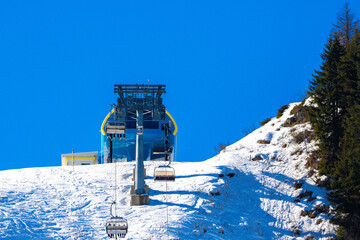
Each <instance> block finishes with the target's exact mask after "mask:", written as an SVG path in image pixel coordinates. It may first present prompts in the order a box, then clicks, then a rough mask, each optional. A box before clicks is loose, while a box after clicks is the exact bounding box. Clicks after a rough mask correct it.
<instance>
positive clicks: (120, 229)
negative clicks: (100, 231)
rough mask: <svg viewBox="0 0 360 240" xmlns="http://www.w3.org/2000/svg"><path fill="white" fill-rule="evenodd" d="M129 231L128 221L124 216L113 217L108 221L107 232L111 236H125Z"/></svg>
mask: <svg viewBox="0 0 360 240" xmlns="http://www.w3.org/2000/svg"><path fill="white" fill-rule="evenodd" d="M127 231H128V223H127V221H126V220H125V219H123V218H122V217H111V218H110V219H108V220H107V222H106V233H107V235H108V236H109V237H110V238H119V237H120V238H124V237H125V235H126V233H127Z"/></svg>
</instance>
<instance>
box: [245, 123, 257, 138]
mask: <svg viewBox="0 0 360 240" xmlns="http://www.w3.org/2000/svg"><path fill="white" fill-rule="evenodd" d="M255 130H256V127H255V126H254V125H252V126H251V127H247V128H244V129H243V130H242V134H243V135H244V136H247V135H249V134H250V133H252V132H253V131H255Z"/></svg>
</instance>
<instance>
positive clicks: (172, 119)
mask: <svg viewBox="0 0 360 240" xmlns="http://www.w3.org/2000/svg"><path fill="white" fill-rule="evenodd" d="M165 113H166V114H167V115H168V116H169V118H170V119H171V121H172V122H173V123H174V127H175V130H174V133H173V134H174V135H176V133H177V131H178V130H177V125H176V122H175V120H174V118H173V117H172V116H171V115H170V113H169V112H168V111H167V110H165Z"/></svg>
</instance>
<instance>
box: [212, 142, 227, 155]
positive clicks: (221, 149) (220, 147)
mask: <svg viewBox="0 0 360 240" xmlns="http://www.w3.org/2000/svg"><path fill="white" fill-rule="evenodd" d="M226 147H227V146H226V145H225V144H223V143H219V144H218V145H217V146H215V147H214V148H215V151H216V152H217V153H220V152H225V151H226Z"/></svg>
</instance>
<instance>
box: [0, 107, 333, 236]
mask: <svg viewBox="0 0 360 240" xmlns="http://www.w3.org/2000/svg"><path fill="white" fill-rule="evenodd" d="M296 104H299V103H293V104H291V105H290V106H289V108H288V109H287V110H286V111H285V112H284V114H283V116H282V117H281V118H279V119H277V118H273V119H272V120H271V121H270V122H269V123H267V124H266V125H265V126H263V127H261V128H259V129H257V130H255V131H254V132H253V133H251V134H249V135H248V136H246V137H245V138H243V139H242V140H240V141H239V142H237V143H235V144H233V145H231V146H228V147H227V148H226V149H225V150H223V151H222V152H221V153H220V154H219V155H217V156H215V157H213V158H211V159H209V160H207V161H203V162H175V163H173V167H174V168H175V170H176V175H177V178H176V181H175V182H167V183H166V182H154V181H153V180H152V175H153V170H154V168H155V167H156V166H157V165H158V163H154V162H146V164H145V166H146V168H147V176H148V178H147V180H146V183H147V184H148V185H149V187H150V205H149V206H136V207H130V206H129V201H130V195H129V190H130V186H131V185H132V184H133V182H132V180H131V177H132V170H133V167H134V163H117V181H118V188H117V196H118V199H117V200H118V203H119V204H118V205H117V211H118V213H119V214H120V215H122V216H124V217H125V218H126V219H127V220H128V222H129V232H128V234H127V239H199V238H201V239H294V236H295V237H296V238H297V239H312V238H311V237H310V236H313V237H314V238H315V239H328V238H329V237H333V236H334V232H335V227H334V226H333V225H332V224H330V223H329V217H328V216H327V215H326V214H325V213H321V211H311V210H314V209H315V208H316V207H317V206H318V209H320V208H319V206H324V205H323V204H328V203H327V201H326V198H325V196H326V192H325V189H323V188H319V187H317V186H316V185H315V181H316V177H315V175H313V176H311V177H308V170H307V169H305V163H306V160H305V159H306V157H307V156H308V152H309V151H310V150H311V149H312V148H313V147H314V144H315V143H314V141H312V142H310V143H307V144H306V143H305V142H302V143H300V144H297V143H296V141H294V137H293V136H294V134H296V133H297V132H301V131H304V129H310V126H309V125H308V124H300V125H295V126H294V127H292V128H290V127H282V124H283V123H284V122H285V120H286V119H287V118H289V116H290V110H291V109H292V108H293V107H294V106H295V105H296ZM258 140H265V141H263V143H258ZM266 140H267V141H266ZM269 141H270V143H269ZM256 156H258V157H257V158H262V160H253V159H254V158H255V157H256ZM255 159H256V158H255ZM114 172H115V165H114V164H106V165H96V166H78V167H75V171H73V168H72V167H48V168H30V169H19V170H8V171H2V172H0V238H2V239H107V238H108V237H107V235H106V233H105V227H104V224H105V222H106V219H107V218H108V217H109V208H110V203H111V202H112V201H113V200H114V183H115V181H114V175H115V174H114ZM295 180H296V181H298V182H299V183H300V184H298V185H299V186H298V189H295V188H294V184H295ZM301 183H302V185H301ZM310 191H311V192H312V194H310V193H311V192H310ZM301 193H304V194H302V195H303V196H304V195H305V197H298V196H299V195H300V194H301ZM306 193H308V194H306ZM302 211H303V213H307V214H303V215H306V216H304V217H303V216H301V212H302ZM309 212H311V213H314V214H312V215H311V214H308V213H309ZM310 215H311V217H309V216H310Z"/></svg>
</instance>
